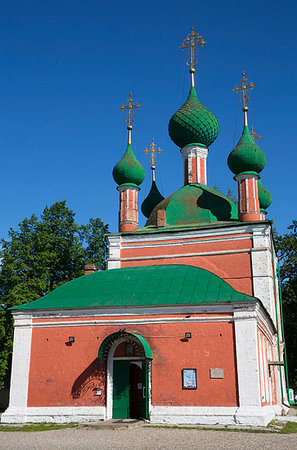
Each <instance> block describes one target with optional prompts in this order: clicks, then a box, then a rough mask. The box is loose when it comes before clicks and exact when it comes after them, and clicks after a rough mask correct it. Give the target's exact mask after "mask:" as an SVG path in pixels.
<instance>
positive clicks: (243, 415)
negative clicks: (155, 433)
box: [150, 406, 281, 426]
mask: <svg viewBox="0 0 297 450" xmlns="http://www.w3.org/2000/svg"><path fill="white" fill-rule="evenodd" d="M277 414H281V407H280V406H264V407H262V408H257V407H252V408H247V407H245V408H244V407H241V408H240V407H206V406H205V407H199V406H195V407H191V406H153V407H152V410H151V413H150V421H151V423H156V424H162V423H166V424H171V425H183V424H184V425H185V424H192V425H247V426H249V425H252V426H266V425H267V424H268V423H269V422H270V421H271V420H272V419H274V418H275V417H276V415H277Z"/></svg>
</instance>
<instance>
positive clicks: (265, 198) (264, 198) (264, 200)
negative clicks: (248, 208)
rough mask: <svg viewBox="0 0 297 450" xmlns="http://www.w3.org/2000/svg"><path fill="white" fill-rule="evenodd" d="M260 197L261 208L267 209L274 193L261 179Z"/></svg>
mask: <svg viewBox="0 0 297 450" xmlns="http://www.w3.org/2000/svg"><path fill="white" fill-rule="evenodd" d="M258 197H259V203H260V209H262V210H264V211H265V210H266V209H267V208H269V206H270V205H271V203H272V195H271V193H270V192H269V191H268V189H267V188H266V187H265V186H263V184H262V183H261V181H260V180H258Z"/></svg>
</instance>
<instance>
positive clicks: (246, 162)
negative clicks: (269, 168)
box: [227, 125, 266, 175]
mask: <svg viewBox="0 0 297 450" xmlns="http://www.w3.org/2000/svg"><path fill="white" fill-rule="evenodd" d="M227 162H228V166H229V169H230V170H231V172H233V173H234V174H235V175H238V174H239V173H241V172H257V173H260V172H261V171H262V170H263V169H264V167H265V164H266V157H265V154H264V152H263V150H261V149H260V147H258V146H257V145H256V144H255V142H254V140H253V138H252V136H251V135H250V132H249V129H248V127H247V126H246V125H245V126H244V127H243V132H242V136H241V138H240V140H239V142H238V144H237V145H236V147H235V148H234V150H233V151H232V152H231V153H230V155H229V157H228V161H227Z"/></svg>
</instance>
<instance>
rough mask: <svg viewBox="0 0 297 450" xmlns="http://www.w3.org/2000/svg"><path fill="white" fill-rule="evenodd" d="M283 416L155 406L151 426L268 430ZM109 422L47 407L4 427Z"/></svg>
mask: <svg viewBox="0 0 297 450" xmlns="http://www.w3.org/2000/svg"><path fill="white" fill-rule="evenodd" d="M281 413H282V408H281V406H264V407H262V408H256V407H251V408H248V407H245V408H244V407H242V408H239V407H206V406H205V407H202V406H201V407H199V406H152V407H151V411H150V422H151V423H156V424H169V425H170V424H171V425H185V424H192V425H199V424H200V425H216V424H218V425H247V426H249V425H253V426H266V425H267V424H268V423H269V422H270V421H271V420H272V419H274V418H275V417H276V415H280V414H281ZM105 419H106V408H105V407H104V406H96V407H91V406H89V407H87V406H86V407H79V406H76V407H72V406H66V407H65V406H64V407H46V408H41V407H40V408H33V407H31V408H23V409H21V408H8V409H7V410H6V411H5V412H4V413H3V414H2V418H1V422H2V423H26V422H33V423H40V422H47V423H50V422H52V423H69V422H88V421H98V420H105Z"/></svg>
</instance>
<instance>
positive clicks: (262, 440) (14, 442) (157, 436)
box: [0, 427, 297, 450]
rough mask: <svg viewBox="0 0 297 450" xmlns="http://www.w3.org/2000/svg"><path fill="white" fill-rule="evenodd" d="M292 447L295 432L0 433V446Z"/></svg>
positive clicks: (142, 430) (296, 436)
mask: <svg viewBox="0 0 297 450" xmlns="http://www.w3.org/2000/svg"><path fill="white" fill-rule="evenodd" d="M93 448H96V449H154V450H155V449H183V448H185V449H192V448H195V449H231V448H232V450H233V449H241V450H244V449H261V450H263V449H269V450H273V449H278V450H279V449H282V450H285V449H286V450H287V449H292V450H293V449H294V450H295V449H296V448H297V434H287V435H285V434H274V433H269V434H264V433H243V432H226V431H203V430H185V429H174V428H173V429H169V428H148V427H135V428H129V429H120V430H103V429H100V430H92V429H86V428H81V429H71V428H67V429H64V430H52V431H43V432H21V431H19V432H1V433H0V449H9V450H14V449H38V450H41V449H55V450H57V449H93Z"/></svg>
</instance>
